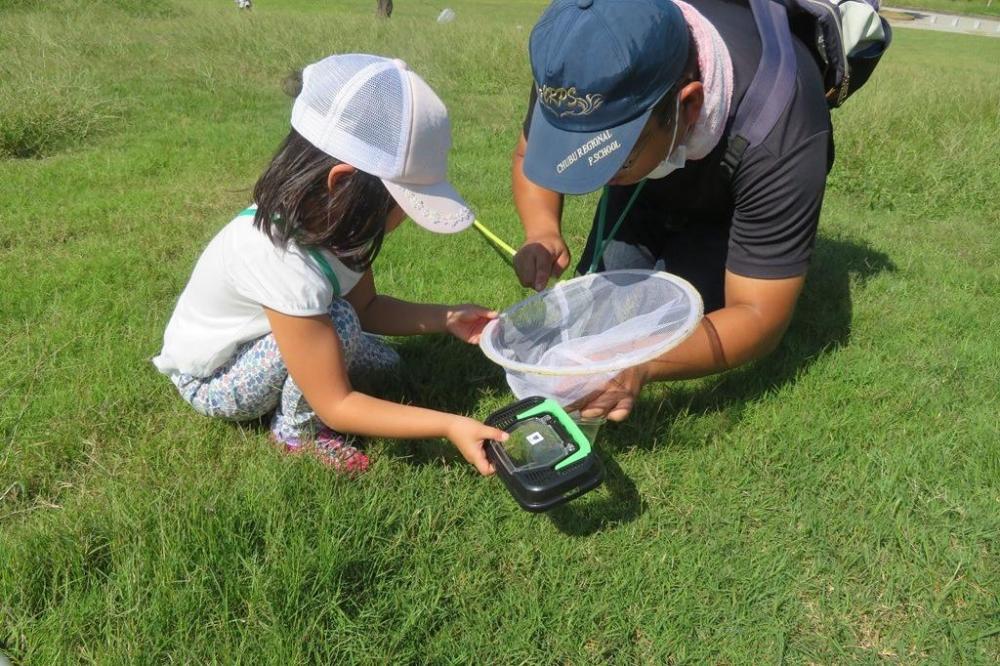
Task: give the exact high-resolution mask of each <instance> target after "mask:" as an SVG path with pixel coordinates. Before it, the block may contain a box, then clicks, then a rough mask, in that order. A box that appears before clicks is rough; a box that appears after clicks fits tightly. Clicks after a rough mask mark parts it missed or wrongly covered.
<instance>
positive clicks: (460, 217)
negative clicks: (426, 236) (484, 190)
mask: <svg viewBox="0 0 1000 666" xmlns="http://www.w3.org/2000/svg"><path fill="white" fill-rule="evenodd" d="M382 183H383V184H384V185H385V187H386V189H387V190H389V194H391V195H392V198H393V199H395V200H396V203H398V204H399V205H400V207H401V208H402V209H403V211H404V212H405V213H406V214H407V215H409V216H410V219H412V220H413V221H414V222H416V223H417V224H419V225H420V226H422V227H423V228H424V229H428V230H430V231H434V232H436V233H439V234H454V233H458V232H459V231H464V230H465V229H468V228H469V225H471V224H472V221H473V220H474V219H475V215H473V213H472V211H471V210H470V209H469V206H468V204H466V203H465V201H464V200H463V199H462V197H461V196H459V194H458V192H456V191H455V188H454V187H452V186H451V185H450V184H449V183H448V182H447V181H442V182H440V183H434V184H433V185H413V184H411V183H405V184H404V183H394V182H392V181H390V180H385V179H383V180H382Z"/></svg>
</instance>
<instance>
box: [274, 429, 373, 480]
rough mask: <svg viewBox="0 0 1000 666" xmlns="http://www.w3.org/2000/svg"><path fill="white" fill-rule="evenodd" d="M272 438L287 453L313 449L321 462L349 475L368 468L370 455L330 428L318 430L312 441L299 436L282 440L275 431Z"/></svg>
mask: <svg viewBox="0 0 1000 666" xmlns="http://www.w3.org/2000/svg"><path fill="white" fill-rule="evenodd" d="M271 439H273V440H274V441H275V442H276V443H278V444H279V445H280V446H281V447H282V448H283V449H284V451H285V453H289V454H293V455H297V454H299V453H304V452H305V451H308V450H311V451H312V452H313V454H314V455H315V456H316V458H317V459H318V460H319V461H320V462H321V463H323V464H324V465H326V466H327V467H330V468H332V469H334V470H336V471H337V472H340V473H342V474H346V475H347V476H351V477H354V476H357V475H359V474H364V473H365V472H366V471H367V470H368V465H369V460H368V456H366V455H365V454H364V453H362V452H361V451H360V450H359V449H357V448H355V447H353V446H351V445H350V444H348V443H347V439H346V438H345V437H344V436H343V435H341V434H339V433H336V432H334V431H333V430H330V429H328V428H322V429H320V430H319V431H317V433H316V436H315V439H313V441H312V442H309V441H308V440H307V441H305V442H303V441H302V440H301V439H299V438H298V437H290V438H289V439H287V440H284V441H280V440H278V438H277V437H275V435H274V434H273V433H272V434H271ZM310 444H313V446H310Z"/></svg>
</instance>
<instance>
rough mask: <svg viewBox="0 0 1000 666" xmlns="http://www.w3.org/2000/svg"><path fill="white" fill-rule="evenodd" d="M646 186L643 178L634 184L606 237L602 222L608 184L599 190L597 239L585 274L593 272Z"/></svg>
mask: <svg viewBox="0 0 1000 666" xmlns="http://www.w3.org/2000/svg"><path fill="white" fill-rule="evenodd" d="M645 186H646V179H645V178H643V179H642V180H640V181H639V184H638V185H636V186H635V189H634V190H633V191H632V196H631V197H630V198H629V200H628V203H627V204H625V210H623V211H622V214H621V215H619V216H618V221H617V222H615V226H613V227H611V232H610V233H609V234H608V237H607V238H605V237H604V224H605V220H606V219H607V216H608V186H607V185H605V186H604V191H603V192H601V203H600V204H598V208H597V240H596V242H595V243H594V258H593V259H591V260H590V268H589V269H587V274H590V273H593V272H595V271H596V270H597V265H598V264H599V263H601V258H602V257H603V256H604V251H605V250H606V249H608V243H610V242H611V241H612V240H614V238H615V234H616V233H618V229H619V228H620V227H621V226H622V222H624V221H625V218H626V217H628V214H629V211H630V210H632V205H633V204H634V203H635V200H636V199H638V198H639V193H640V192H642V188H643V187H645Z"/></svg>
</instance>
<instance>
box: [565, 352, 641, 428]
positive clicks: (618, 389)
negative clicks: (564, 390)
mask: <svg viewBox="0 0 1000 666" xmlns="http://www.w3.org/2000/svg"><path fill="white" fill-rule="evenodd" d="M646 381H647V368H646V366H645V365H639V366H636V367H634V368H629V369H628V370H623V371H622V372H621V373H619V374H618V376H617V377H615V378H614V379H612V380H611V381H609V382H608V383H607V385H605V387H604V388H603V389H601V390H600V391H598V392H597V393H592V394H591V395H589V396H587V397H586V398H583V399H582V400H578V401H577V402H575V403H573V404H571V405H570V406H569V407H567V411H574V410H579V411H580V416H582V417H584V418H588V419H590V418H600V417H603V418H606V419H608V420H609V421H624V420H625V419H626V418H628V415H629V414H630V413H631V412H632V408H633V407H634V406H635V399H636V398H637V397H638V396H639V392H640V391H642V387H643V386H645V384H646Z"/></svg>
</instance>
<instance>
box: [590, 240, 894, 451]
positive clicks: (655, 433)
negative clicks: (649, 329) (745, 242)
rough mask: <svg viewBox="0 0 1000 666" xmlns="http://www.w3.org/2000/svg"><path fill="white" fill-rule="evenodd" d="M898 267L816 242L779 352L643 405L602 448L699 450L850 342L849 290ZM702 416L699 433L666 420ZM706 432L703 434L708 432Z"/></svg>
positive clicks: (610, 428) (855, 247) (850, 248)
mask: <svg viewBox="0 0 1000 666" xmlns="http://www.w3.org/2000/svg"><path fill="white" fill-rule="evenodd" d="M895 270H896V266H895V264H893V262H892V260H891V259H890V258H889V256H888V255H886V254H885V253H883V252H880V251H878V250H876V249H874V248H872V247H871V246H869V245H868V244H867V243H864V242H863V241H854V240H845V239H837V238H825V237H819V238H818V239H817V241H816V247H815V251H814V254H813V261H812V265H811V267H810V269H809V276H808V279H807V280H806V285H805V288H804V289H803V292H802V295H801V296H800V297H799V302H798V305H797V308H796V312H795V316H794V318H793V320H792V323H791V325H790V326H789V328H788V331H787V332H786V333H785V337H784V339H783V340H782V342H781V345H780V346H779V347H778V349H777V350H776V351H775V352H774V353H773V354H771V355H770V356H768V357H766V358H764V359H761V360H760V361H757V362H756V363H752V364H750V365H748V366H745V367H742V368H738V369H735V370H731V371H729V372H727V373H725V374H723V375H719V376H715V377H710V378H706V379H703V380H697V381H692V382H680V383H677V384H675V385H674V386H672V387H671V389H670V393H669V395H668V396H667V397H665V398H663V399H659V400H657V399H650V398H645V399H640V400H639V401H638V404H637V407H636V409H635V411H634V412H633V414H632V416H631V417H630V418H629V419H628V420H627V421H626V422H624V423H621V424H608V425H607V426H605V428H604V429H603V430H602V433H601V447H602V448H603V449H604V450H605V451H609V452H615V451H621V450H625V449H632V448H639V449H652V448H655V447H658V446H662V445H663V443H664V442H666V445H667V446H669V447H673V448H697V447H700V446H702V445H704V444H705V443H706V442H707V441H709V440H710V439H712V438H714V437H715V436H717V435H718V434H719V433H720V432H722V431H725V430H727V429H729V428H730V427H731V426H732V425H734V424H735V423H736V422H737V421H738V420H739V419H740V417H741V415H742V413H743V411H744V409H745V408H746V407H747V406H748V405H749V404H751V403H753V402H755V401H756V400H758V399H759V398H760V397H761V396H763V395H766V394H767V393H769V392H772V391H774V390H776V389H778V388H780V387H782V386H784V385H785V384H787V383H789V382H792V381H794V379H795V377H796V376H797V375H798V374H799V373H801V372H802V371H803V370H805V369H806V368H808V367H809V366H810V365H811V364H812V363H814V362H815V361H816V360H817V359H819V358H820V357H822V356H823V355H825V354H828V353H831V352H833V351H835V350H837V349H839V348H841V347H843V346H845V345H847V344H848V342H849V340H850V336H851V317H852V303H851V287H852V283H853V284H854V285H862V284H864V282H865V281H866V280H868V279H869V278H871V277H874V276H876V275H878V274H879V273H882V272H885V271H895ZM675 414H688V415H695V416H699V417H703V418H705V419H706V423H705V424H702V425H703V426H704V427H702V428H691V427H689V426H690V425H691V421H690V420H688V419H686V420H683V423H682V425H681V427H678V426H677V424H676V422H675V420H674V419H673V418H671V415H675ZM706 428H707V429H706Z"/></svg>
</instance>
